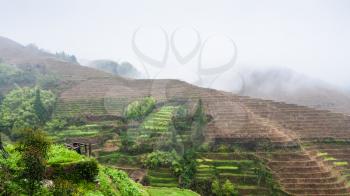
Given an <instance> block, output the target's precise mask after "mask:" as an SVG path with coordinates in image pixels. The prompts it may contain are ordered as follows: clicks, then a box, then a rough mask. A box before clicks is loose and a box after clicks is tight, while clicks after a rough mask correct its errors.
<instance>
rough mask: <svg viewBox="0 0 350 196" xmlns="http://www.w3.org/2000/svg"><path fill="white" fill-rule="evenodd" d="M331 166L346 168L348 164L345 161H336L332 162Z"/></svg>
mask: <svg viewBox="0 0 350 196" xmlns="http://www.w3.org/2000/svg"><path fill="white" fill-rule="evenodd" d="M333 165H335V166H347V165H348V162H346V161H337V162H333Z"/></svg>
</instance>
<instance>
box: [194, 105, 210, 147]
mask: <svg viewBox="0 0 350 196" xmlns="http://www.w3.org/2000/svg"><path fill="white" fill-rule="evenodd" d="M193 120H194V122H193V125H192V129H193V134H192V142H193V145H194V146H195V147H197V146H199V145H201V144H202V143H203V141H204V139H205V138H204V135H203V128H204V126H205V124H206V121H207V118H206V115H205V112H204V108H203V104H202V100H201V99H199V100H198V104H197V108H196V111H195V113H194V116H193Z"/></svg>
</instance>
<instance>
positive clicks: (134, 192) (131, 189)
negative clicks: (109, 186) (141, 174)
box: [103, 168, 142, 196]
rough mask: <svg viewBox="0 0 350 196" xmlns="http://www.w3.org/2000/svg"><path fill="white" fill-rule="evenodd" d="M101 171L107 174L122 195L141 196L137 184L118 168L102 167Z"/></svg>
mask: <svg viewBox="0 0 350 196" xmlns="http://www.w3.org/2000/svg"><path fill="white" fill-rule="evenodd" d="M103 172H104V173H105V174H107V175H108V176H109V177H110V178H111V180H112V182H113V183H116V184H117V187H118V189H119V191H120V193H121V195H123V196H141V193H142V192H141V189H140V187H139V185H138V184H137V183H136V182H134V181H132V180H131V179H130V178H129V177H128V175H127V174H126V173H125V172H123V171H119V170H115V169H110V168H104V169H103Z"/></svg>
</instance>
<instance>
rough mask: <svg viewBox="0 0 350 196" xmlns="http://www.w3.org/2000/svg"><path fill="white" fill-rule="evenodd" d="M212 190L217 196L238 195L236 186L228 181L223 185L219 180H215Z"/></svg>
mask: <svg viewBox="0 0 350 196" xmlns="http://www.w3.org/2000/svg"><path fill="white" fill-rule="evenodd" d="M211 190H212V193H213V194H214V195H216V196H235V195H237V194H238V193H237V190H236V189H235V186H234V185H233V184H232V183H231V182H230V181H229V180H228V179H227V180H226V181H225V183H224V184H223V185H222V184H221V183H220V181H219V180H218V179H215V180H213V182H212V184H211Z"/></svg>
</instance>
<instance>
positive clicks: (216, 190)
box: [211, 179, 222, 196]
mask: <svg viewBox="0 0 350 196" xmlns="http://www.w3.org/2000/svg"><path fill="white" fill-rule="evenodd" d="M211 191H212V192H213V194H214V195H216V196H221V195H222V192H221V186H220V182H219V180H217V179H215V180H213V182H212V183H211Z"/></svg>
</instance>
